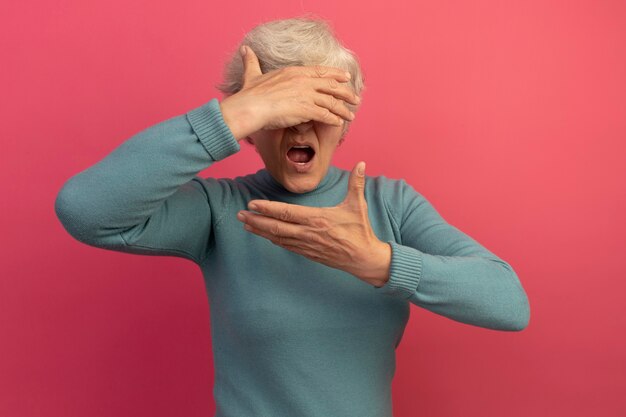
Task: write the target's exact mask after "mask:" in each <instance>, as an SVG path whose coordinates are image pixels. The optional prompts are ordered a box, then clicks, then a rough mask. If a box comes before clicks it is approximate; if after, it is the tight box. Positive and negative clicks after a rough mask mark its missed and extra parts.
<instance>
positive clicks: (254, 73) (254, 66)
mask: <svg viewBox="0 0 626 417" xmlns="http://www.w3.org/2000/svg"><path fill="white" fill-rule="evenodd" d="M240 53H241V59H242V60H243V86H242V88H244V87H246V86H247V84H248V83H249V82H250V80H251V79H253V78H256V77H258V76H259V75H263V72H262V71H261V65H260V64H259V59H258V58H257V56H256V54H255V53H254V51H253V50H252V48H250V47H249V46H246V45H242V46H241V49H240Z"/></svg>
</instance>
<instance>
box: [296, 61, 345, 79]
mask: <svg viewBox="0 0 626 417" xmlns="http://www.w3.org/2000/svg"><path fill="white" fill-rule="evenodd" d="M298 68H299V69H300V71H301V72H303V73H304V74H306V75H308V76H309V77H315V78H321V77H330V78H334V79H336V80H337V81H341V82H348V81H350V78H351V77H352V76H351V75H350V73H349V72H348V71H346V70H344V69H341V68H337V67H327V66H324V65H310V66H305V67H298Z"/></svg>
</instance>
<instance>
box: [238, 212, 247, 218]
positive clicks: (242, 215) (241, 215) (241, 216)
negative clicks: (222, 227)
mask: <svg viewBox="0 0 626 417" xmlns="http://www.w3.org/2000/svg"><path fill="white" fill-rule="evenodd" d="M237 218H238V219H239V220H244V219H245V218H246V216H244V214H243V212H241V211H240V212H239V213H237Z"/></svg>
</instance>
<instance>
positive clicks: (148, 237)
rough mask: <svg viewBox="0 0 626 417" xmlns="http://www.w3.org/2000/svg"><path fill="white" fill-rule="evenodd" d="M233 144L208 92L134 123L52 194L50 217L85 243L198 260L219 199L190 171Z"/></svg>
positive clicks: (220, 155) (225, 152)
mask: <svg viewBox="0 0 626 417" xmlns="http://www.w3.org/2000/svg"><path fill="white" fill-rule="evenodd" d="M239 149H240V147H239V143H238V142H237V140H236V138H235V137H234V136H233V134H232V132H231V130H230V129H229V127H228V125H226V123H225V122H224V119H223V117H222V113H221V109H220V105H219V102H218V100H217V99H215V98H214V99H212V100H210V101H209V102H208V103H206V104H204V105H202V106H200V107H198V108H195V109H193V110H190V111H189V112H187V113H186V114H184V115H179V116H176V117H173V118H170V119H168V120H165V121H162V122H160V123H157V124H155V125H153V126H151V127H149V128H147V129H144V130H143V131H140V132H139V133H137V134H135V135H134V136H132V137H130V138H129V139H127V140H126V141H124V142H122V143H121V144H120V145H119V146H118V147H117V148H115V149H114V150H113V151H112V152H111V153H110V154H109V155H107V156H106V157H105V158H104V159H102V160H101V161H100V162H98V163H96V164H95V165H93V166H91V167H89V168H87V169H86V170H84V171H82V172H79V173H78V174H76V175H74V176H73V177H71V178H69V179H68V180H67V181H66V182H65V184H64V185H63V187H62V188H61V190H60V191H59V193H58V194H57V197H56V200H55V211H56V214H57V217H58V218H59V220H60V221H61V223H62V225H63V227H64V228H65V229H66V230H67V232H68V233H69V234H70V235H71V236H73V237H74V238H75V239H77V240H78V241H80V242H83V243H86V244H88V245H91V246H95V247H99V248H103V249H110V250H116V251H121V252H128V253H134V254H142V255H166V256H177V257H182V258H186V259H189V260H192V261H193V262H196V263H198V264H200V263H202V261H203V260H204V258H205V256H206V254H207V253H208V251H209V250H210V242H211V240H212V239H211V237H212V236H211V232H212V230H211V225H212V224H214V222H215V220H216V219H215V217H216V216H218V213H219V207H218V210H215V207H212V205H216V204H218V203H217V202H212V199H210V198H209V195H208V194H207V191H206V188H205V187H204V185H203V182H202V180H201V179H200V178H199V177H197V174H198V173H199V172H200V171H202V170H203V169H206V168H207V167H209V166H210V165H212V164H213V163H214V162H216V161H219V160H221V159H224V158H226V157H228V156H230V155H232V154H234V153H236V152H238V151H239ZM213 200H215V201H219V198H218V197H217V196H216V197H215V198H214V199H213Z"/></svg>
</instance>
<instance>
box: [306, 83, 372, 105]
mask: <svg viewBox="0 0 626 417" xmlns="http://www.w3.org/2000/svg"><path fill="white" fill-rule="evenodd" d="M310 81H311V83H312V84H313V87H314V88H315V89H316V90H317V91H320V92H322V93H326V94H330V95H332V96H334V97H337V98H338V99H341V100H344V101H347V102H350V103H352V104H354V105H358V104H359V103H361V98H360V97H359V96H357V94H356V93H355V92H354V91H353V90H352V88H350V86H349V85H348V84H345V83H340V82H337V80H335V79H334V78H313V79H311V80H310Z"/></svg>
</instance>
